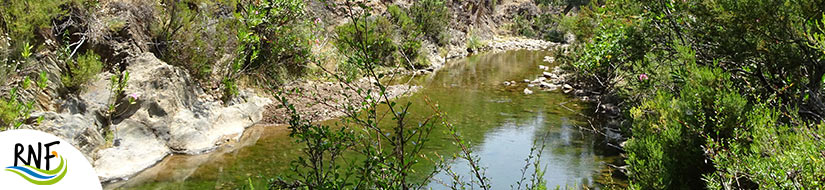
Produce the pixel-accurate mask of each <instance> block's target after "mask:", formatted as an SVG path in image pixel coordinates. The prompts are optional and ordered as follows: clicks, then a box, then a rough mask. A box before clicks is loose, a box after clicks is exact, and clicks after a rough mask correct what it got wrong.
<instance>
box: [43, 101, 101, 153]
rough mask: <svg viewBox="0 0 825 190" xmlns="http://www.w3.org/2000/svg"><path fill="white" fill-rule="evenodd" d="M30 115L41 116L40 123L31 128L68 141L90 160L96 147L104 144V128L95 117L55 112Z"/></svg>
mask: <svg viewBox="0 0 825 190" xmlns="http://www.w3.org/2000/svg"><path fill="white" fill-rule="evenodd" d="M31 117H32V118H38V117H43V120H42V121H41V122H40V124H39V125H36V126H34V127H32V128H33V129H35V130H40V131H43V132H46V133H49V134H53V135H55V136H57V137H60V138H61V139H65V140H66V141H69V143H71V144H72V146H74V147H76V148H77V149H78V150H80V151H81V152H83V153H84V155H86V158H87V159H88V160H89V161H90V162H91V161H92V160H94V157H95V152H96V151H97V150H98V148H99V147H100V146H102V145H103V144H105V140H104V138H103V134H102V132H103V130H104V129H103V128H102V127H101V126H100V123H98V122H97V121H95V117H87V116H83V115H80V114H71V113H55V112H37V113H32V115H31Z"/></svg>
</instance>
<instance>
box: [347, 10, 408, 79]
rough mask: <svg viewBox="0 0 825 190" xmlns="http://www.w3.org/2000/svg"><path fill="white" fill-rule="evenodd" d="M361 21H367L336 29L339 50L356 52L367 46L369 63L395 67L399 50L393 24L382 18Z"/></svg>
mask: <svg viewBox="0 0 825 190" xmlns="http://www.w3.org/2000/svg"><path fill="white" fill-rule="evenodd" d="M360 19H365V20H364V21H357V24H353V23H347V24H344V25H341V26H339V27H337V28H336V29H335V33H336V34H338V38H337V39H336V44H337V46H338V50H340V51H343V52H356V51H355V50H357V49H358V48H361V46H365V47H366V48H367V49H368V51H366V52H364V53H367V54H368V55H367V56H366V57H365V58H367V59H368V60H369V61H371V62H373V63H377V64H379V65H381V66H393V65H395V64H394V63H395V60H394V59H393V57H392V55H393V53H394V52H395V51H396V50H397V46H396V45H395V43H393V40H392V37H393V33H392V32H393V26H392V23H390V21H389V20H387V18H385V17H381V16H377V17H373V18H367V17H360V18H359V19H358V20H360ZM364 34H366V35H364ZM416 51H417V49H416ZM363 66H364V65H361V66H359V67H363Z"/></svg>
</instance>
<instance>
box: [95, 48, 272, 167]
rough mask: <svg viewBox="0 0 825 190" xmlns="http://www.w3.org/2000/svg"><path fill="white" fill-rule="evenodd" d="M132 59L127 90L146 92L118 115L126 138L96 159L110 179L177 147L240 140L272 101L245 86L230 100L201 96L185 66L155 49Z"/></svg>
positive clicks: (200, 148) (197, 149) (120, 134)
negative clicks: (166, 59)
mask: <svg viewBox="0 0 825 190" xmlns="http://www.w3.org/2000/svg"><path fill="white" fill-rule="evenodd" d="M129 61H130V64H129V66H128V67H127V68H126V70H127V71H128V72H129V73H130V80H129V81H128V82H127V84H128V86H127V87H126V89H125V94H132V93H136V94H139V95H140V98H139V100H138V101H137V103H136V104H135V105H126V106H124V107H125V108H122V109H121V108H120V107H119V108H118V109H119V110H124V111H122V112H123V114H119V115H118V116H117V117H116V118H115V119H113V124H114V125H113V129H117V132H115V137H116V138H119V139H121V143H122V144H121V145H120V146H117V147H111V148H107V149H104V150H101V151H100V152H99V154H98V156H99V159H97V160H95V162H94V166H95V169H96V170H97V172H98V175H100V178H101V181H104V182H106V181H111V180H117V179H123V178H128V177H130V176H131V175H133V174H135V173H137V172H139V171H141V170H143V169H145V168H147V167H150V166H152V165H153V164H155V163H156V162H157V161H159V160H161V159H163V158H164V157H165V156H166V155H168V154H170V153H173V152H174V153H182V154H200V153H204V152H207V151H211V150H213V149H214V148H216V147H217V146H219V145H221V144H223V143H225V142H227V141H228V140H233V139H234V140H237V139H238V138H239V137H240V136H241V134H242V133H243V131H244V129H245V128H247V127H250V126H252V125H253V124H254V123H256V122H258V121H260V120H261V118H262V112H263V111H264V106H266V105H267V104H269V103H271V100H269V99H266V98H261V97H258V96H255V95H254V94H252V93H248V92H246V91H244V90H242V91H241V93H240V95H239V96H238V97H237V98H235V99H233V100H231V101H230V102H229V103H228V104H229V105H230V106H224V105H223V103H222V102H220V101H219V100H214V99H209V98H205V97H211V96H198V94H203V93H204V92H203V90H202V89H201V88H200V87H199V86H198V85H197V84H195V83H193V81H192V80H191V77H190V76H189V75H188V74H187V73H186V72H185V71H184V70H182V69H181V68H177V67H173V66H171V65H169V64H166V63H164V62H162V61H160V60H158V59H157V58H155V57H154V55H152V54H150V53H146V54H142V55H140V56H138V57H136V58H133V59H130V60H129ZM98 80H101V79H98ZM89 96H91V95H89ZM204 98H205V99H204ZM95 99H97V98H95ZM122 163H130V164H129V165H128V166H123V164H122Z"/></svg>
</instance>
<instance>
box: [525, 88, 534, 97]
mask: <svg viewBox="0 0 825 190" xmlns="http://www.w3.org/2000/svg"><path fill="white" fill-rule="evenodd" d="M524 94H527V95H530V94H533V91H532V90H530V89H529V88H524Z"/></svg>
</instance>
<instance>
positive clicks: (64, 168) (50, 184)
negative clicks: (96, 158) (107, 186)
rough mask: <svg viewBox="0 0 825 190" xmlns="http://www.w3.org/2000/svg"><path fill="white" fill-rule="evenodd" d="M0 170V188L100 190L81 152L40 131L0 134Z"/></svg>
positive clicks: (90, 166)
mask: <svg viewBox="0 0 825 190" xmlns="http://www.w3.org/2000/svg"><path fill="white" fill-rule="evenodd" d="M69 168H71V170H70V169H69ZM0 169H2V170H3V171H0V184H2V185H1V186H0V189H64V188H68V189H102V186H101V184H100V180H99V178H98V176H97V174H96V173H95V170H94V168H92V165H91V164H90V163H89V160H88V159H87V157H86V156H85V155H83V153H81V152H80V151H79V150H77V149H76V148H75V147H74V146H72V144H71V143H70V142H68V141H64V140H63V139H60V138H58V137H56V136H54V135H51V134H48V133H44V132H41V131H35V130H10V131H3V132H0Z"/></svg>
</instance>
